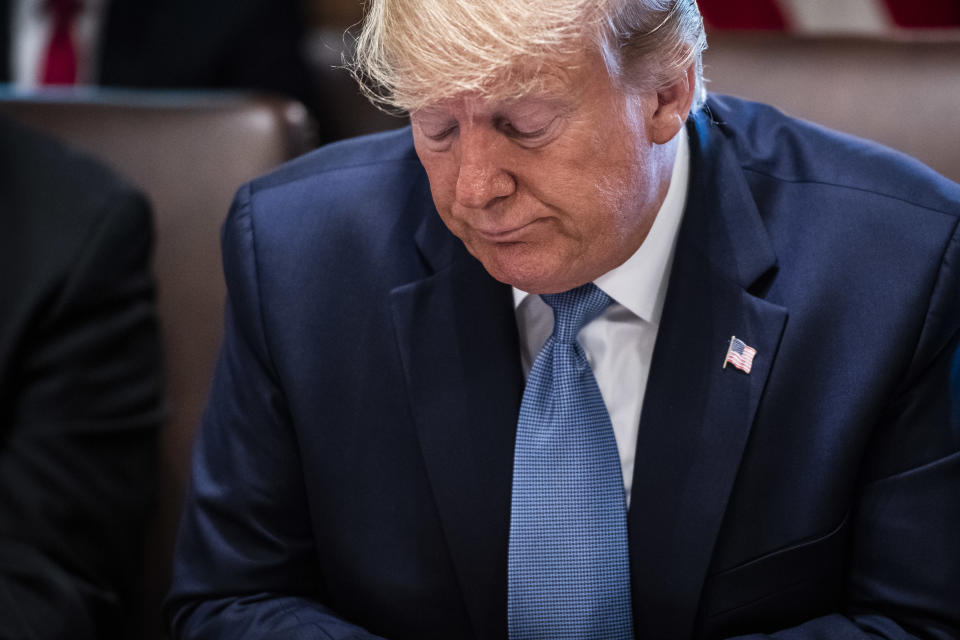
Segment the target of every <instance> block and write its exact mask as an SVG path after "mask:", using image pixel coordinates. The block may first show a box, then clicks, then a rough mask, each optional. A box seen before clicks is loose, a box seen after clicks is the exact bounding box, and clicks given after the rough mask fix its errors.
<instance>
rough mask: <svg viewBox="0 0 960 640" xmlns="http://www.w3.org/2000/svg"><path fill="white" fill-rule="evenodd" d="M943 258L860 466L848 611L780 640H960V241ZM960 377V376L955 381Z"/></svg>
mask: <svg viewBox="0 0 960 640" xmlns="http://www.w3.org/2000/svg"><path fill="white" fill-rule="evenodd" d="M958 233H960V232H958V231H957V230H956V229H955V231H954V235H953V237H952V239H951V240H950V241H949V243H948V246H947V249H946V251H945V254H944V257H943V260H942V263H941V266H940V271H939V276H938V278H937V282H936V285H935V287H934V290H933V293H932V296H931V303H930V306H929V308H928V309H927V312H926V317H925V321H924V325H923V329H922V331H921V334H920V338H919V341H918V345H917V349H916V350H915V352H914V357H913V361H912V363H911V364H910V367H909V369H908V371H907V374H906V376H905V377H904V379H903V382H902V383H901V386H900V389H899V390H898V392H897V393H896V394H894V395H893V397H892V398H891V399H890V402H889V405H888V406H887V407H886V411H885V414H884V415H883V417H882V419H881V421H880V423H879V424H878V426H877V429H876V432H875V435H874V438H873V441H872V442H871V443H870V445H869V447H868V449H867V450H866V454H865V458H864V463H863V472H862V473H863V476H864V481H863V484H862V487H861V490H860V492H859V496H858V500H857V504H856V505H855V508H854V511H853V517H854V528H853V539H852V542H851V551H850V555H849V568H848V578H847V588H846V602H845V608H844V610H843V611H842V612H840V613H838V614H836V615H832V616H827V617H823V618H818V619H815V620H811V621H809V622H807V623H805V624H802V625H800V626H798V627H795V628H792V629H788V630H784V631H781V632H779V633H774V634H772V635H749V636H740V638H741V639H747V638H749V639H750V640H756V639H758V638H780V639H782V640H813V639H815V638H830V639H837V640H843V639H848V638H849V639H850V640H854V639H857V640H859V639H866V638H885V639H890V640H894V639H896V640H900V639H907V638H936V639H943V640H946V639H948V638H958V637H960V537H958V532H960V394H958V391H960V390H958V388H957V382H956V378H955V377H954V379H953V383H952V385H951V369H952V368H953V367H955V366H956V365H955V364H954V363H955V362H960V236H958ZM954 376H956V373H954Z"/></svg>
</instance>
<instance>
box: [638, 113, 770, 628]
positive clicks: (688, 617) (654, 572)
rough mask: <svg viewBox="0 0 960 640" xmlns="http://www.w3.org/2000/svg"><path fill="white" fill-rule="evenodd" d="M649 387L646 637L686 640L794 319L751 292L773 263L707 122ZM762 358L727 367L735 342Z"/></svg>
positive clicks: (643, 429)
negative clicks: (745, 367) (747, 366)
mask: <svg viewBox="0 0 960 640" xmlns="http://www.w3.org/2000/svg"><path fill="white" fill-rule="evenodd" d="M690 133H691V136H690V142H691V151H692V154H691V155H692V162H693V164H692V166H691V184H690V193H689V196H688V205H687V210H686V213H685V216H684V221H683V223H682V225H681V230H680V235H679V237H678V240H677V250H676V257H675V259H674V266H673V272H672V274H671V277H670V285H669V288H668V292H667V299H666V302H665V305H664V311H663V316H662V318H661V324H660V332H659V335H658V338H657V344H656V347H655V350H654V354H653V362H652V365H651V373H650V379H649V382H648V384H647V389H646V394H645V400H644V407H643V415H642V417H641V421H640V433H639V437H638V440H637V456H636V467H635V471H634V480H633V490H632V498H631V508H630V514H629V520H628V522H629V527H630V555H631V575H632V587H633V608H634V621H635V625H636V628H637V633H636V636H637V637H642V638H650V639H660V638H662V639H670V640H676V639H678V638H689V637H692V634H693V633H694V624H695V620H696V616H697V608H698V604H699V599H700V592H701V590H702V587H703V582H704V579H705V577H706V573H707V570H708V567H709V564H710V559H711V557H712V554H713V548H714V543H715V541H716V538H717V534H718V532H719V529H720V525H721V523H722V521H723V515H724V511H725V509H726V505H727V501H728V499H729V496H730V492H731V490H732V487H733V483H734V480H735V478H736V474H737V469H738V467H739V464H740V459H741V457H742V455H743V451H744V448H745V446H746V443H747V439H748V436H749V433H750V427H751V424H752V422H753V416H754V414H755V412H756V409H757V405H758V403H759V400H760V396H761V395H762V393H763V388H764V385H765V383H766V379H767V376H768V375H769V373H770V369H771V365H772V363H773V359H774V356H775V354H776V351H777V347H778V345H779V341H780V336H781V333H782V330H783V327H784V323H785V321H786V317H787V312H786V310H785V309H783V308H782V307H779V306H777V305H774V304H771V303H768V302H766V301H764V300H763V299H761V298H760V297H757V296H756V295H754V293H755V292H756V290H757V289H759V288H761V287H762V286H763V284H764V282H766V280H765V279H764V278H765V277H767V276H769V275H770V274H771V273H772V272H773V269H774V267H775V255H774V253H773V251H772V249H771V247H770V246H769V241H768V238H767V235H766V232H765V230H764V228H763V225H762V221H761V219H760V216H759V213H758V212H757V210H756V206H755V204H754V202H753V199H752V197H751V196H750V192H749V189H748V186H747V184H746V182H745V180H744V177H743V174H742V172H741V170H740V167H739V166H738V164H737V162H736V160H735V158H734V157H733V154H732V152H731V151H730V150H729V149H728V148H727V146H726V144H727V143H726V142H725V141H724V140H723V139H722V137H721V136H720V134H719V131H718V130H717V128H716V126H714V125H713V124H712V123H710V122H708V116H707V115H706V114H700V115H699V116H697V117H696V118H693V119H692V121H691V125H690ZM732 335H736V336H737V337H738V338H740V339H741V340H743V341H744V342H745V343H746V344H748V345H749V346H751V347H754V348H755V349H756V350H757V355H756V357H755V359H754V363H753V369H752V371H751V372H750V373H749V374H746V373H743V372H741V371H739V370H737V369H735V368H733V367H732V366H727V368H726V369H723V368H722V365H723V360H724V356H725V354H726V351H727V345H728V341H729V339H730V337H731V336H732Z"/></svg>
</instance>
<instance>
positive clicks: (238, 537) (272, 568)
mask: <svg viewBox="0 0 960 640" xmlns="http://www.w3.org/2000/svg"><path fill="white" fill-rule="evenodd" d="M248 189H249V188H248V187H245V188H244V189H241V191H240V193H239V194H238V197H237V200H236V201H235V202H234V206H233V208H232V210H231V213H230V216H229V217H228V219H227V222H226V225H225V227H224V232H223V253H224V271H225V275H226V280H227V289H228V296H227V312H226V323H225V333H224V341H223V346H222V350H221V353H220V359H219V362H218V365H217V369H216V373H215V376H214V383H213V388H212V391H211V395H210V399H209V403H208V406H207V410H206V412H205V416H204V419H203V424H202V427H201V432H200V435H199V438H198V441H197V443H196V448H195V451H194V461H193V478H192V487H191V489H190V491H189V493H188V496H187V500H186V504H185V508H184V513H183V519H182V523H181V531H180V537H179V540H178V545H177V552H176V557H175V563H174V577H173V587H172V591H171V595H170V597H169V599H168V601H167V605H166V613H167V616H168V619H169V621H170V625H171V635H172V637H173V638H174V639H181V638H183V639H186V638H191V639H199V638H233V639H236V640H240V639H243V638H258V639H266V638H277V639H280V638H284V639H286V638H301V639H308V638H309V639H314V638H316V639H337V640H340V639H372V638H374V636H372V635H371V634H369V633H367V632H366V631H364V630H363V629H361V628H359V627H356V626H354V625H352V624H350V623H348V622H346V621H344V620H341V619H339V618H338V617H337V615H336V614H335V612H334V611H332V610H331V609H330V608H329V607H328V606H325V604H324V600H325V598H324V593H323V586H322V585H323V577H322V575H321V574H320V571H319V568H318V566H317V562H316V559H315V558H316V553H315V546H314V545H315V543H314V539H313V536H312V532H311V526H310V522H309V518H308V511H309V510H308V505H307V499H306V491H305V487H304V485H303V478H302V473H301V471H300V465H301V462H300V456H299V452H298V450H297V442H296V438H295V435H294V432H293V429H292V425H291V420H290V417H289V415H288V412H287V410H286V407H285V401H284V394H283V388H282V386H281V385H280V384H279V382H278V379H277V375H276V373H275V371H274V369H273V367H272V365H271V357H270V349H269V340H268V336H267V335H266V334H265V332H264V329H263V326H262V324H261V314H260V298H259V291H258V274H257V269H256V246H255V245H256V242H255V241H256V237H255V229H254V225H253V221H252V216H251V212H250V203H249V191H248Z"/></svg>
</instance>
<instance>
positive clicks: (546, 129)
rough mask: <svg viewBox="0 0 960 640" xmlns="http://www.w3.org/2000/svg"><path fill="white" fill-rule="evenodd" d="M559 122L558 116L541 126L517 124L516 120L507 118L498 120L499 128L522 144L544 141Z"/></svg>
mask: <svg viewBox="0 0 960 640" xmlns="http://www.w3.org/2000/svg"><path fill="white" fill-rule="evenodd" d="M556 122H557V118H552V119H550V120H549V121H548V122H547V123H545V124H544V125H543V126H541V127H536V128H532V127H524V126H520V125H517V124H516V123H514V122H511V121H509V120H507V119H505V118H504V119H501V120H500V121H499V122H497V128H498V129H499V130H500V131H501V132H503V133H504V135H507V136H509V137H511V138H513V139H515V140H518V141H519V142H520V143H521V144H523V143H528V144H536V143H540V142H543V141H545V140H547V139H549V138H550V137H551V134H552V133H553V130H554V128H555V127H554V124H555V123H556Z"/></svg>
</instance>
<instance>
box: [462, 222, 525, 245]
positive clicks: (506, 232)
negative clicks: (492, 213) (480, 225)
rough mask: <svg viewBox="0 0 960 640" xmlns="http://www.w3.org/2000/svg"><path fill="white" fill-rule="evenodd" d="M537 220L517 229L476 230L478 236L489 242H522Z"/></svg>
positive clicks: (494, 228)
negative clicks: (522, 237) (522, 238)
mask: <svg viewBox="0 0 960 640" xmlns="http://www.w3.org/2000/svg"><path fill="white" fill-rule="evenodd" d="M534 223H536V220H533V221H531V222H526V223H524V224H521V225H519V226H516V227H493V228H490V229H475V231H476V232H477V235H479V236H480V237H481V238H483V239H484V240H486V241H488V242H516V241H518V240H520V238H521V236H523V235H524V234H525V233H527V231H528V230H529V227H530V226H531V225H533V224H534Z"/></svg>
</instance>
